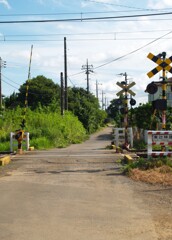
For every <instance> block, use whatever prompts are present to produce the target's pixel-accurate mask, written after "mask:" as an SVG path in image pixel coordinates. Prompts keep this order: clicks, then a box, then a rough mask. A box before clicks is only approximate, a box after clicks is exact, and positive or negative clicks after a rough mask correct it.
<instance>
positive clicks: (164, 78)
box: [162, 52, 167, 129]
mask: <svg viewBox="0 0 172 240" xmlns="http://www.w3.org/2000/svg"><path fill="white" fill-rule="evenodd" d="M162 57H163V61H165V58H166V52H162ZM166 90H167V83H166V74H165V68H163V70H162V99H166ZM162 129H166V110H163V111H162Z"/></svg>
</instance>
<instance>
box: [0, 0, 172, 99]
mask: <svg viewBox="0 0 172 240" xmlns="http://www.w3.org/2000/svg"><path fill="white" fill-rule="evenodd" d="M171 11H172V1H171V0H161V1H160V0H142V1H133V0H123V1H121V0H25V1H23V0H16V1H14V0H0V13H1V14H0V43H1V44H0V53H1V54H0V57H1V58H2V60H4V61H6V62H7V67H6V68H2V93H3V94H4V95H5V96H9V95H10V94H12V93H13V92H14V91H15V92H17V90H18V88H19V86H20V85H21V84H23V83H24V82H25V81H26V80H27V76H28V66H29V56H30V49H31V45H32V44H33V56H32V66H31V77H36V76H37V75H44V76H46V77H48V78H51V79H52V80H53V81H54V82H55V83H59V82H60V80H59V78H60V77H59V76H60V72H63V69H64V60H63V59H64V50H63V47H64V43H63V40H64V37H66V38H67V56H68V77H69V79H68V85H69V86H77V87H83V88H86V75H85V74H84V72H82V70H81V68H82V65H85V64H86V61H87V59H88V62H89V64H92V65H93V69H94V73H92V74H91V75H90V90H91V92H93V93H94V94H95V91H96V80H97V81H98V83H99V84H100V85H99V96H100V100H101V93H102V91H103V92H104V93H105V95H104V96H106V98H107V100H108V101H109V102H110V100H112V99H113V98H116V97H117V96H116V93H117V92H119V91H120V89H119V87H118V86H117V85H116V82H117V81H122V80H123V77H121V76H119V75H118V74H120V73H125V72H126V73H127V75H128V78H129V81H134V82H136V85H135V86H134V87H133V88H132V90H133V91H134V92H135V93H136V96H135V99H136V101H137V103H140V102H142V103H143V102H146V101H147V94H146V93H145V92H144V90H145V89H146V86H147V84H148V83H150V82H151V81H153V80H154V81H156V80H159V77H160V74H157V75H156V76H155V77H153V78H152V79H149V78H148V77H147V72H149V71H150V70H152V69H153V68H154V67H156V64H155V63H153V62H151V61H150V60H149V59H148V58H147V55H148V53H149V52H152V53H153V54H155V55H157V54H159V53H160V52H163V51H165V52H167V57H170V56H171V55H172V41H171V38H172V33H171V32H170V31H171V30H172V29H171V24H172V15H164V16H153V17H149V16H142V17H137V18H121V19H120V20H119V19H118V20H117V19H116V20H114V19H111V20H101V21H100V20H94V21H85V20H84V18H90V17H93V18H99V17H112V16H113V17H114V16H126V15H127V16H130V15H136V14H137V15H138V14H139V15H145V14H150V13H162V12H171ZM76 18H77V19H81V18H83V21H77V22H76V21H75V22H74V21H61V22H52V23H45V22H44V23H43V22H42V23H3V22H4V21H28V20H50V19H51V20H52V19H56V20H60V19H66V20H67V19H76ZM165 34H167V35H166V36H164V37H162V36H163V35H165ZM158 38H161V39H159V40H158ZM154 40H156V41H154ZM153 41H154V42H153ZM139 49H140V50H139ZM135 50H138V51H136V52H135V53H133V54H131V52H133V51H135ZM121 57H122V58H121ZM118 58H119V60H116V59H118ZM110 62H111V63H110ZM168 76H169V77H171V74H168Z"/></svg>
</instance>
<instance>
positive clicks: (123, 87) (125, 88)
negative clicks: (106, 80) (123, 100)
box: [116, 82, 136, 96]
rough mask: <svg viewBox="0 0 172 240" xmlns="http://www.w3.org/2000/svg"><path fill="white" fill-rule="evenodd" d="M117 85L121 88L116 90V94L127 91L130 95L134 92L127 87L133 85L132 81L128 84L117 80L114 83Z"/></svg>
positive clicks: (133, 94)
mask: <svg viewBox="0 0 172 240" xmlns="http://www.w3.org/2000/svg"><path fill="white" fill-rule="evenodd" d="M116 84H117V85H118V86H119V87H121V88H122V90H121V91H120V92H118V93H117V94H116V95H117V96H120V95H122V94H123V93H125V92H127V93H129V94H131V95H132V96H135V95H136V94H135V93H134V92H133V91H132V90H131V89H129V88H131V87H133V86H134V85H135V84H136V83H135V82H132V83H130V84H122V83H120V82H117V83H116Z"/></svg>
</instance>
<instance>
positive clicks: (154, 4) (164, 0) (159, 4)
mask: <svg viewBox="0 0 172 240" xmlns="http://www.w3.org/2000/svg"><path fill="white" fill-rule="evenodd" d="M148 6H149V7H150V8H158V9H161V8H166V7H172V1H171V0H161V1H157V0H149V2H148Z"/></svg>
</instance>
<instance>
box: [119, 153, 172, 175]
mask: <svg viewBox="0 0 172 240" xmlns="http://www.w3.org/2000/svg"><path fill="white" fill-rule="evenodd" d="M164 165H165V166H168V167H171V168H172V160H171V159H169V158H167V157H163V158H150V159H145V158H139V159H138V160H137V161H134V162H131V163H129V164H127V165H125V166H124V167H123V173H129V172H130V170H131V169H133V168H139V169H140V170H148V169H152V168H156V167H161V166H164Z"/></svg>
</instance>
